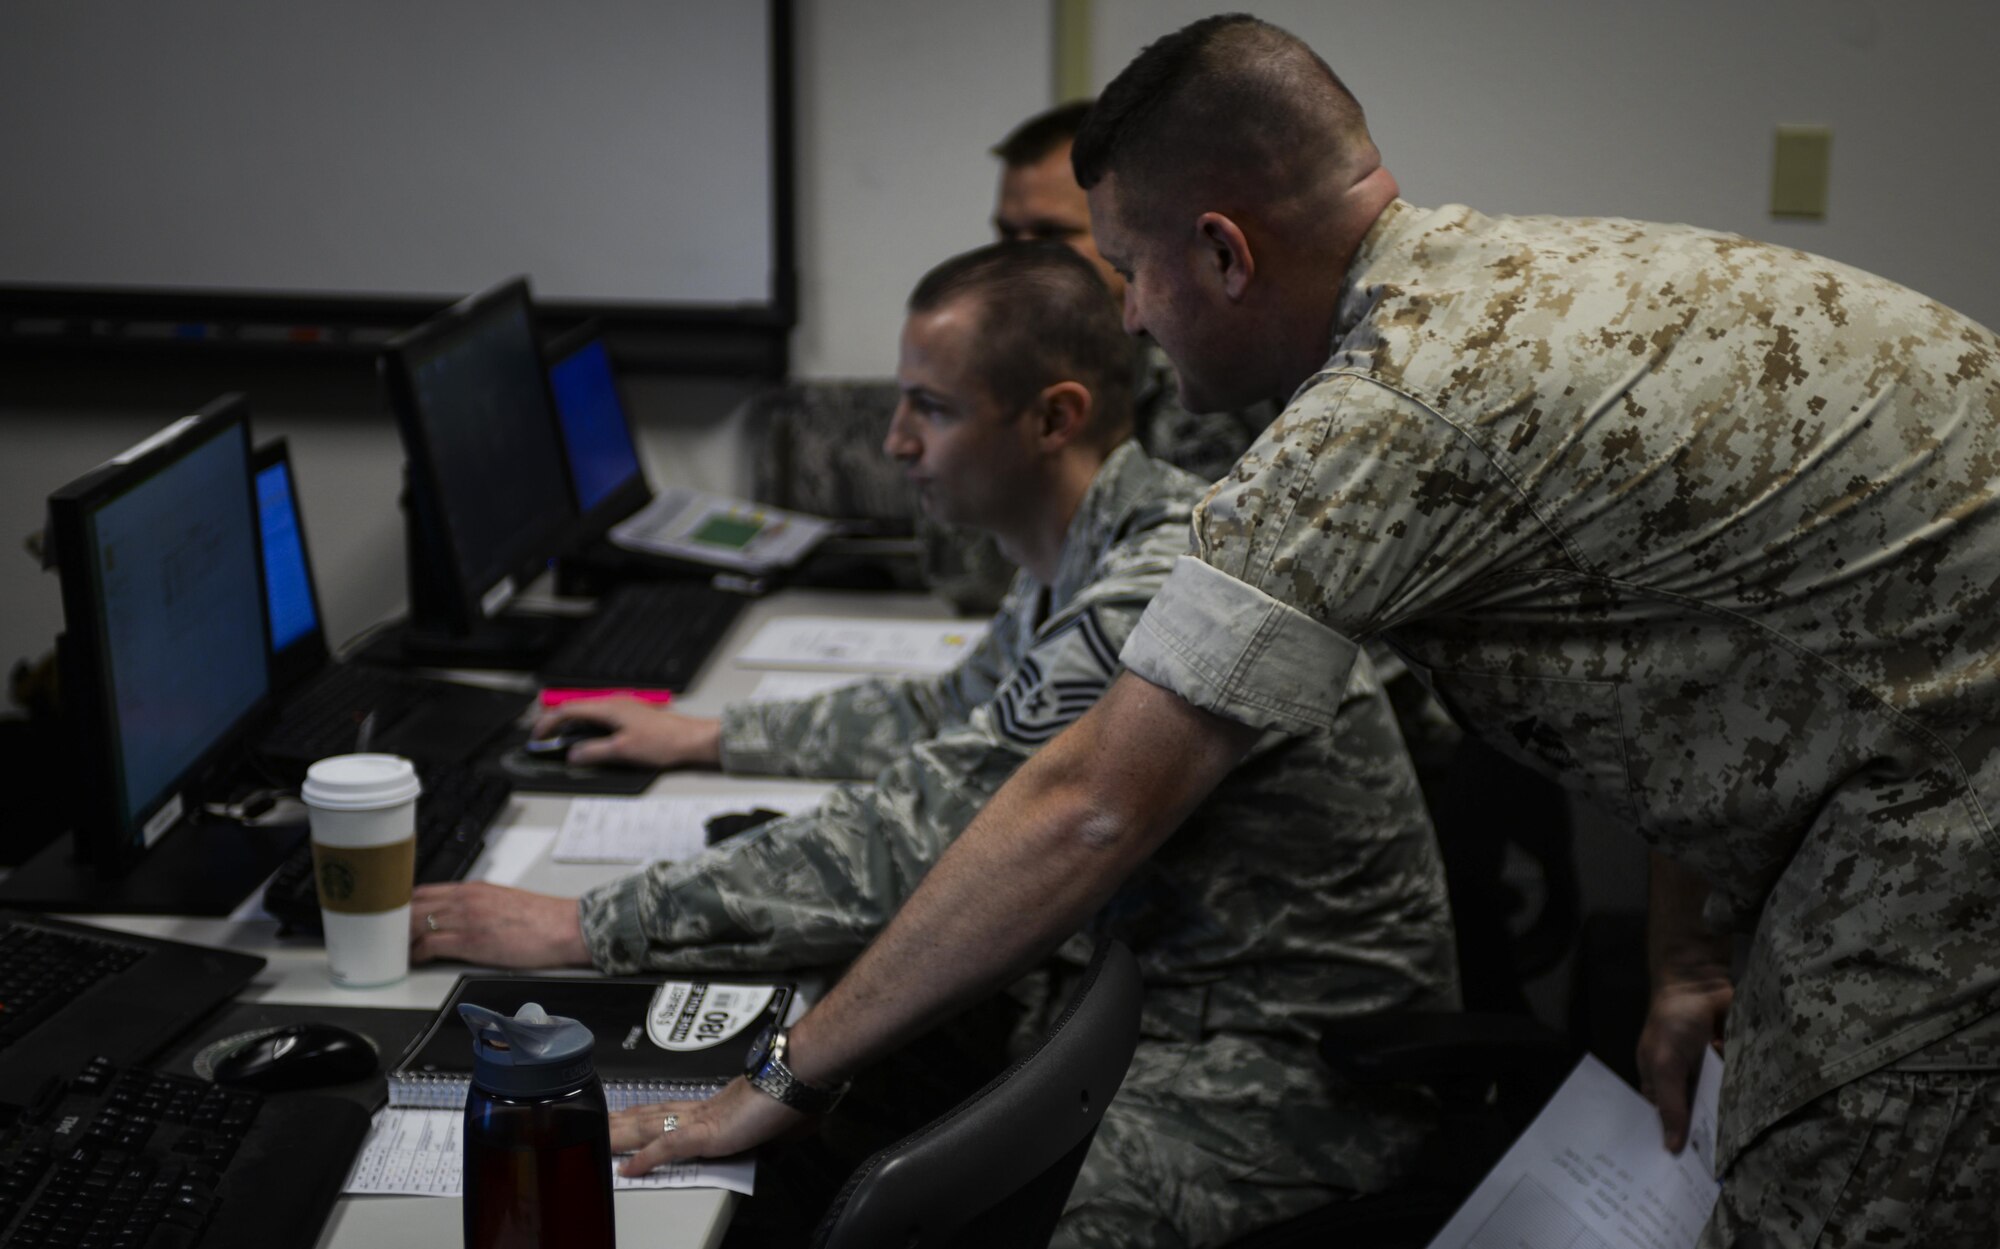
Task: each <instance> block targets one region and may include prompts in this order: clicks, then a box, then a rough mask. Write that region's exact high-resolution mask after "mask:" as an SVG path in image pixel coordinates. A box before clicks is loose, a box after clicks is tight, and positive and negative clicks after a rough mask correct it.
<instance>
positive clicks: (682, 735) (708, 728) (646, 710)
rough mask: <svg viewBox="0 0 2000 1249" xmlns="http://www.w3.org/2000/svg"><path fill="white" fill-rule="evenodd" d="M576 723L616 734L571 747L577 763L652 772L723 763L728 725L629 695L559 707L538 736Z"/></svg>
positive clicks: (544, 717)
mask: <svg viewBox="0 0 2000 1249" xmlns="http://www.w3.org/2000/svg"><path fill="white" fill-rule="evenodd" d="M576 721H585V722H594V723H597V724H602V725H606V726H608V727H609V728H610V729H611V732H610V733H608V734H606V735H605V736H603V737H595V738H592V739H590V740H589V741H584V742H578V743H577V744H576V745H575V746H572V747H570V751H569V761H570V762H571V763H575V764H597V763H632V764H642V765H644V766H646V767H652V768H699V767H710V768H712V767H717V766H720V765H721V763H722V721H720V720H714V719H709V718H707V717H703V716H684V715H681V714H680V713H678V712H675V711H669V710H667V709H666V708H665V707H661V706H659V705H657V704H655V703H648V702H642V701H640V700H639V699H636V698H633V697H632V696H630V695H629V694H621V695H618V696H616V697H613V698H579V699H577V700H576V701H574V702H567V703H564V704H562V705H561V706H560V707H553V708H551V709H549V710H548V711H544V712H543V713H542V714H541V718H539V719H537V720H536V721H535V728H534V735H535V736H536V737H549V736H552V735H554V734H555V733H556V732H557V731H558V730H559V729H561V728H562V727H563V726H564V725H565V724H570V723H573V722H576Z"/></svg>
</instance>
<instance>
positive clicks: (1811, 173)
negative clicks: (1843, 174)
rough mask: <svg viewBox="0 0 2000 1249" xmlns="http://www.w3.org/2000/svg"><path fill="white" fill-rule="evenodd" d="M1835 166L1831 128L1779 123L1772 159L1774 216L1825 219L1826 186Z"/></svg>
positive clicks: (1772, 205)
mask: <svg viewBox="0 0 2000 1249" xmlns="http://www.w3.org/2000/svg"><path fill="white" fill-rule="evenodd" d="M1832 166H1833V131H1832V130H1830V129H1828V128H1827V127H1825V126H1779V127H1778V140H1777V143H1776V145H1775V149H1774V155H1773V157H1772V160H1771V215H1772V216H1773V217H1797V218H1804V219H1807V220H1811V221H1824V220H1826V188H1827V181H1828V178H1829V176H1830V173H1831V170H1832Z"/></svg>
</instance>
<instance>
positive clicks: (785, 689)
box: [749, 672, 855, 703]
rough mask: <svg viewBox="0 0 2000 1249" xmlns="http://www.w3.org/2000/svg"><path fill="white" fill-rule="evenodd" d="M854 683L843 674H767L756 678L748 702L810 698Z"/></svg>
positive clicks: (850, 677)
mask: <svg viewBox="0 0 2000 1249" xmlns="http://www.w3.org/2000/svg"><path fill="white" fill-rule="evenodd" d="M854 681H855V678H854V677H853V676H851V675H849V674H848V673H845V672H767V673H765V674H764V675H763V676H762V677H759V678H758V680H757V688H756V689H754V690H751V691H750V698H749V701H750V702H753V703H782V702H788V701H790V700H791V699H794V698H811V697H812V696H813V695H814V694H824V693H826V692H827V691H828V690H837V689H839V688H840V687H841V686H843V685H852V684H854Z"/></svg>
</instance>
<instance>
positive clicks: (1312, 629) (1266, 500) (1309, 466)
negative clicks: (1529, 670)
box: [1124, 375, 1539, 733]
mask: <svg viewBox="0 0 2000 1249" xmlns="http://www.w3.org/2000/svg"><path fill="white" fill-rule="evenodd" d="M1519 499H1520V494H1519V492H1518V491H1517V490H1515V489H1514V488H1513V487H1512V486H1511V484H1509V483H1507V482H1506V481H1505V480H1504V478H1502V477H1500V476H1499V475H1498V474H1496V473H1495V472H1494V471H1493V469H1492V466H1491V465H1490V464H1488V463H1487V462H1486V461H1485V459H1484V458H1483V457H1482V456H1481V455H1480V454H1479V452H1478V451H1477V450H1476V449H1475V448H1474V447H1473V446H1472V444H1471V443H1470V442H1469V441H1467V440H1466V439H1464V438H1462V437H1460V436H1459V435H1458V432H1457V431H1456V430H1455V429H1453V428H1452V426H1451V425H1450V424H1449V423H1448V422H1446V421H1444V420H1443V419H1442V418H1440V417H1439V416H1438V415H1437V414H1436V413H1434V412H1432V411H1431V410H1430V409H1428V408H1425V407H1424V406H1423V405H1421V404H1419V403H1417V402H1416V401H1415V400H1412V399H1409V398H1408V397H1406V396H1403V395H1401V394H1398V393H1397V392H1395V391H1392V390H1389V389H1388V388H1386V387H1383V386H1380V385H1378V384H1376V383H1374V382H1370V381H1367V380H1364V379H1359V378H1355V377H1350V376H1345V375H1335V376H1333V377H1332V378H1330V379H1327V380H1323V381H1320V382H1318V383H1317V384H1315V385H1313V386H1311V387H1309V388H1308V389H1307V390H1306V391H1304V392H1303V393H1302V394H1301V396H1300V397H1299V399H1298V401H1297V402H1296V403H1294V405H1293V406H1292V407H1291V408H1290V409H1288V410H1287V411H1286V412H1285V414H1284V415H1283V416H1282V417H1280V418H1279V420H1278V422H1277V423H1276V424H1275V425H1273V426H1272V427H1271V428H1270V429H1269V430H1268V431H1266V432H1265V434H1264V436H1263V437H1262V438H1260V439H1259V440H1258V442H1257V444H1256V445H1255V446H1253V447H1252V448H1251V449H1250V450H1249V451H1248V452H1247V453H1246V454H1245V455H1244V457H1243V459H1242V460H1241V461H1240V462H1239V463H1238V464H1237V466H1236V468H1235V469H1234V470H1233V471H1232V472H1231V473H1230V474H1229V476H1228V477H1226V478H1225V479H1224V480H1223V481H1222V482H1221V483H1219V484H1218V485H1217V486H1216V488H1215V489H1214V491H1212V492H1211V493H1210V494H1209V496H1208V498H1207V499H1205V500H1204V501H1203V502H1202V503H1201V505H1200V506H1199V507H1198V508H1197V509H1196V511H1195V520H1194V548H1195V551H1194V555H1193V556H1192V557H1191V558H1188V559H1184V560H1182V561H1181V564H1180V566H1178V567H1176V569H1175V570H1174V573H1173V575H1172V576H1171V577H1170V578H1169V579H1168V582H1167V584H1166V586H1165V587H1163V588H1162V590H1161V591H1160V595H1159V597H1158V598H1157V599H1156V600H1155V601H1154V603H1153V606H1152V609H1151V610H1150V611H1149V612H1148V613H1147V615H1146V618H1145V620H1144V621H1143V622H1142V623H1141V626H1140V628H1139V630H1138V632H1137V633H1136V634H1135V636H1134V644H1133V646H1132V647H1131V648H1128V650H1127V651H1126V653H1125V655H1124V660H1125V663H1126V665H1127V666H1128V667H1130V668H1131V669H1132V670H1133V671H1134V672H1135V673H1137V674H1139V675H1140V676H1143V677H1145V678H1146V679H1147V680H1149V681H1152V682H1153V683H1154V684H1157V685H1161V686H1164V687H1166V688H1168V689H1170V690H1173V691H1174V692H1175V693H1177V694H1179V695H1181V696H1182V697H1183V698H1186V699H1188V701H1190V702H1192V703H1194V704H1196V705H1197V706H1201V707H1204V708H1207V709H1208V710H1211V711H1214V712H1216V713H1217V714H1220V715H1224V716H1228V717H1230V718H1231V719H1235V720H1238V721H1240V722H1242V723H1245V724H1253V725H1257V726H1260V727H1264V728H1276V729H1281V730H1283V731H1286V732H1293V733H1299V732H1308V731H1311V730H1313V729H1315V728H1326V727H1329V726H1330V725H1331V724H1332V721H1333V715H1334V713H1335V711H1336V710H1337V708H1338V706H1339V700H1340V694H1341V691H1342V690H1343V688H1344V687H1345V676H1346V673H1347V672H1348V671H1349V670H1350V669H1351V668H1352V666H1353V662H1354V656H1355V654H1356V644H1357V643H1358V642H1361V641H1365V640H1367V639H1368V638H1369V637H1371V636H1372V635H1373V634H1375V633H1377V632H1379V631H1380V630H1382V629H1384V628H1387V627H1390V626H1392V625H1394V624H1395V623H1397V622H1398V621H1400V620H1404V619H1409V618H1412V617H1414V616H1418V615H1421V614H1424V613H1425V612H1427V611H1429V610H1431V609H1433V608H1435V607H1436V606H1437V605H1438V604H1440V603H1442V602H1445V601H1448V600H1449V599H1451V598H1452V597H1453V596H1455V595H1460V594H1463V593H1465V592H1466V591H1467V590H1468V588H1469V587H1471V586H1472V585H1473V584H1474V583H1475V582H1476V581H1478V579H1479V578H1480V577H1482V576H1484V575H1485V574H1486V573H1487V572H1489V571H1490V570H1491V569H1492V568H1493V567H1494V564H1495V560H1494V556H1493V552H1494V551H1496V550H1503V549H1508V548H1510V547H1515V546H1518V545H1519V544H1518V543H1517V542H1515V541H1512V540H1511V539H1513V538H1514V537H1515V536H1516V535H1514V534H1510V533H1509V532H1508V531H1509V530H1510V529H1512V530H1520V529H1523V528H1532V527H1535V526H1536V525H1538V523H1539V522H1538V521H1536V519H1535V518H1534V516H1533V515H1532V513H1530V512H1529V511H1528V510H1527V509H1525V508H1524V507H1522V506H1520V504H1519V502H1518V500H1519ZM1302 673H1311V674H1313V678H1314V679H1313V680H1310V681H1303V680H1301V679H1300V675H1301V674H1302Z"/></svg>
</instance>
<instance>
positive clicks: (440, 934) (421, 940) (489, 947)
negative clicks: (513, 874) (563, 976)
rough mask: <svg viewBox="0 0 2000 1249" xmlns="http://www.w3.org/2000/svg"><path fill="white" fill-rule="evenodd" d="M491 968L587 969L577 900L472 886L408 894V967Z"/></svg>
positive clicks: (502, 887)
mask: <svg viewBox="0 0 2000 1249" xmlns="http://www.w3.org/2000/svg"><path fill="white" fill-rule="evenodd" d="M438 958H450V959H457V960H459V961H460V962H465V963H483V964H485V965H486V966H489V967H522V968H526V967H588V966H590V947H589V946H587V945H585V944H584V940H583V923H582V921H581V920H580V919H578V918H577V912H576V899H575V898H557V897H551V896H550V895H548V894H545V893H530V892H528V891H527V890H525V889H510V888H508V887H506V886H505V885H489V884H486V883H484V882H480V881H469V882H467V883H464V884H456V885H418V886H417V887H416V889H415V891H414V892H412V893H411V894H410V961H411V962H412V963H426V962H429V961H430V960H432V959H438Z"/></svg>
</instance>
